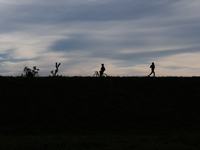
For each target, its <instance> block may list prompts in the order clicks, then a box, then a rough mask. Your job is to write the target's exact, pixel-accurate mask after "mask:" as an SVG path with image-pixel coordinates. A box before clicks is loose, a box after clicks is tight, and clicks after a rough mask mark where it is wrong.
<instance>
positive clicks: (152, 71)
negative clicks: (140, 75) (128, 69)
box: [148, 62, 156, 77]
mask: <svg viewBox="0 0 200 150" xmlns="http://www.w3.org/2000/svg"><path fill="white" fill-rule="evenodd" d="M150 68H151V73H150V74H149V75H148V77H150V75H151V74H152V73H153V76H154V77H155V71H154V69H155V68H156V67H155V64H154V62H152V64H151V66H150Z"/></svg>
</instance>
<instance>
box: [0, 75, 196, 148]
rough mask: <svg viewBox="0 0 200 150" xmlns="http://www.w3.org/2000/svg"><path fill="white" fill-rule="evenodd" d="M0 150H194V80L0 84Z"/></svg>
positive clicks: (3, 81)
mask: <svg viewBox="0 0 200 150" xmlns="http://www.w3.org/2000/svg"><path fill="white" fill-rule="evenodd" d="M0 83H1V85H0V91H1V97H2V98H1V104H0V117H1V121H0V127H1V128H0V149H2V150H4V149H5V150H7V149H9V150H10V149H21V150H22V149H26V150H27V149H73V150H75V149H92V150H93V149H101V150H102V149H109V150H110V149H123V150H125V149H136V150H137V149H138V150H139V149H148V150H149V149H176V150H177V149H181V150H182V149H191V150H192V149H200V144H199V139H200V109H199V104H200V103H199V100H200V86H199V85H200V78H198V77H190V78H189V77H188V78H186V77H158V78H146V77H107V78H92V77H62V78H50V77H43V78H42V77H40V78H20V77H18V78H17V77H16V78H14V77H1V78H0Z"/></svg>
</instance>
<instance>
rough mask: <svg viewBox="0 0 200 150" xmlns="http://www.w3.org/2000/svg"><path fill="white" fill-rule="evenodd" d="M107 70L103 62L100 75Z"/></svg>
mask: <svg viewBox="0 0 200 150" xmlns="http://www.w3.org/2000/svg"><path fill="white" fill-rule="evenodd" d="M105 70H106V69H105V67H104V64H101V70H100V71H99V73H100V77H102V75H103V72H104V71H105Z"/></svg>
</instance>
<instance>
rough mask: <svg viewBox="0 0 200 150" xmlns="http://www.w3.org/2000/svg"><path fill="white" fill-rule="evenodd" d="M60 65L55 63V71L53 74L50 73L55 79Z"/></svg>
mask: <svg viewBox="0 0 200 150" xmlns="http://www.w3.org/2000/svg"><path fill="white" fill-rule="evenodd" d="M60 64H61V63H59V64H58V63H57V62H56V63H55V67H56V70H55V72H53V70H52V71H51V73H52V76H53V77H56V74H57V73H58V67H59V66H60ZM57 76H58V75H57Z"/></svg>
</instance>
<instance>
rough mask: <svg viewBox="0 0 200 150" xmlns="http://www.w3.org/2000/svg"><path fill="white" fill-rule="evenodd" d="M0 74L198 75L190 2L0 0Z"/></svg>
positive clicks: (195, 15) (197, 34)
mask: <svg viewBox="0 0 200 150" xmlns="http://www.w3.org/2000/svg"><path fill="white" fill-rule="evenodd" d="M0 4H1V5H0V8H1V9H0V12H1V13H0V18H1V19H0V26H1V29H0V62H1V63H0V75H3V76H4V75H5V76H20V75H21V74H22V73H24V72H23V69H24V67H25V66H27V67H29V68H31V69H32V68H33V66H37V68H39V69H40V71H39V74H40V76H49V75H51V73H50V71H52V70H55V63H56V62H58V63H61V66H60V67H59V72H58V75H63V76H92V75H93V74H94V71H99V70H100V67H101V64H102V63H104V64H105V68H106V71H105V73H106V74H108V75H110V76H147V75H148V74H149V73H150V71H151V70H150V68H149V67H150V65H151V63H152V62H154V63H155V66H156V68H155V73H156V76H199V75H200V64H199V61H198V60H199V58H200V44H199V39H200V26H199V25H200V19H199V18H200V13H199V12H200V9H199V8H200V1H198V0H191V1H187V0H163V1H159V0H152V1H148V0H123V1H122V0H119V1H116V0H102V1H97V0H84V1H83V0H67V1H66V0H58V1H53V0H48V1H45V0H40V1H39V0H34V1H33V0H26V1H25V0H18V2H16V1H15V0H8V1H3V0H0Z"/></svg>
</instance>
